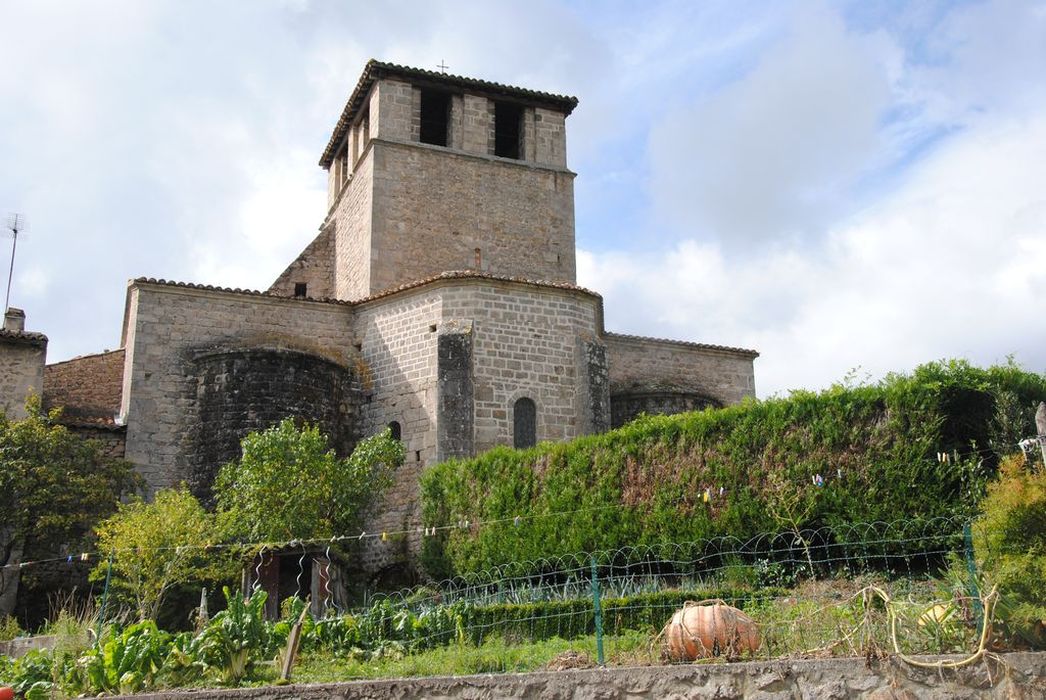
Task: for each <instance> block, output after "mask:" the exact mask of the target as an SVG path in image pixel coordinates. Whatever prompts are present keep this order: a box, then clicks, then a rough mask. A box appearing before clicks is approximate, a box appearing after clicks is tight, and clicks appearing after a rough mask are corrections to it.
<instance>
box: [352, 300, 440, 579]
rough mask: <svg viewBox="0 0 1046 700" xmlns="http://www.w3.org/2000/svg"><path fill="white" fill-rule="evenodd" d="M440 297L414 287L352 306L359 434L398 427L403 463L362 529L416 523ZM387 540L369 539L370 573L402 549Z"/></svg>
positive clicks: (431, 417)
mask: <svg viewBox="0 0 1046 700" xmlns="http://www.w3.org/2000/svg"><path fill="white" fill-rule="evenodd" d="M441 303H442V302H441V299H440V297H439V295H438V294H437V293H435V292H433V291H431V290H425V289H419V290H416V291H414V292H407V293H401V294H398V295H396V296H395V297H388V298H385V299H379V300H376V301H373V302H368V303H365V304H362V305H360V306H359V307H357V309H356V314H355V318H354V322H353V325H354V342H355V343H356V344H357V345H358V347H359V353H360V356H361V358H362V360H361V362H360V369H359V372H360V376H361V381H362V386H363V391H364V396H365V403H364V404H363V406H362V427H363V434H365V435H372V434H374V433H376V432H378V431H380V430H383V429H384V428H385V427H386V426H387V425H388V424H389V423H391V422H392V421H396V422H397V423H399V424H400V431H401V436H402V440H403V446H404V450H405V452H406V459H405V461H404V464H403V466H402V467H400V468H399V469H398V470H397V472H396V474H395V477H394V482H393V484H392V486H391V487H390V488H389V489H388V490H387V491H386V492H385V494H384V496H383V498H382V499H381V501H380V503H378V504H377V506H376V507H375V508H374V511H373V514H372V515H371V516H370V517H369V518H367V520H366V522H365V525H364V529H365V530H367V531H368V532H383V531H399V530H402V529H404V528H410V527H414V526H415V525H417V524H419V520H418V518H419V508H420V505H419V495H418V480H419V478H420V477H421V471H422V469H423V468H424V467H425V465H426V464H432V463H434V462H435V458H436V419H435V401H436V397H435V395H436V330H435V329H436V327H437V324H438V323H439V318H440V307H441ZM401 543H402V542H401V539H397V540H395V541H394V542H382V541H377V542H372V543H371V545H370V546H369V547H368V548H367V549H366V550H365V553H364V557H365V562H364V566H365V568H367V569H368V570H370V571H374V570H376V569H378V568H380V567H383V566H386V565H388V564H390V563H392V562H394V561H396V560H398V559H400V558H402V556H401V555H402V554H403V552H404V550H403V548H402V547H401V546H399V545H400V544H401Z"/></svg>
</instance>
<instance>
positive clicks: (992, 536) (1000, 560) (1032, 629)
mask: <svg viewBox="0 0 1046 700" xmlns="http://www.w3.org/2000/svg"><path fill="white" fill-rule="evenodd" d="M981 510H982V513H983V514H982V515H981V517H980V518H979V519H978V521H977V522H976V524H975V526H974V528H973V543H974V549H975V552H976V556H977V561H978V565H979V567H980V569H981V571H982V573H983V575H984V577H985V579H986V581H987V583H988V584H989V585H992V584H995V585H998V587H999V591H1000V595H1001V597H1000V600H999V604H998V605H997V607H996V610H997V612H998V614H999V616H1000V617H1001V618H1002V622H1003V626H1004V632H1005V633H1006V634H1008V635H1009V636H1010V638H1011V642H1015V641H1023V642H1024V643H1025V644H1029V645H1032V646H1034V647H1038V648H1043V647H1046V471H1043V470H1040V471H1038V472H1032V471H1030V470H1029V469H1028V468H1027V465H1026V463H1025V459H1024V457H1023V455H1014V456H1013V457H1010V458H1008V459H1006V460H1004V462H1003V464H1002V468H1001V470H1000V474H999V478H998V479H997V480H995V481H993V482H992V483H991V484H989V486H988V495H987V496H986V497H985V499H984V501H983V502H982V503H981Z"/></svg>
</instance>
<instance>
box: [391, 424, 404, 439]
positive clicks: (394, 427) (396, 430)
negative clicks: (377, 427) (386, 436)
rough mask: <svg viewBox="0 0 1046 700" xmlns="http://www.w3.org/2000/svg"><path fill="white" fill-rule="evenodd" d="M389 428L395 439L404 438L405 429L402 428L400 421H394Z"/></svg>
mask: <svg viewBox="0 0 1046 700" xmlns="http://www.w3.org/2000/svg"><path fill="white" fill-rule="evenodd" d="M389 430H390V431H392V439H393V440H402V439H403V430H402V429H401V428H400V424H399V421H392V422H391V423H389Z"/></svg>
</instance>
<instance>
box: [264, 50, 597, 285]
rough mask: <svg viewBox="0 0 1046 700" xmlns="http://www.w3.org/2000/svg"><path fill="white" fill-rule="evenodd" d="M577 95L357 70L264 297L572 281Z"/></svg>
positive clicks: (375, 66)
mask: <svg viewBox="0 0 1046 700" xmlns="http://www.w3.org/2000/svg"><path fill="white" fill-rule="evenodd" d="M576 105H577V99H576V98H573V97H564V96H560V95H552V94H549V93H544V92H537V91H534V90H527V89H523V88H515V87H508V86H504V85H499V84H497V83H490V82H486V81H483V80H476V79H473V78H463V77H458V76H451V75H445V74H441V73H437V72H433V71H426V70H420V69H416V68H406V67H403V66H397V65H392V64H388V63H381V62H378V61H373V60H372V61H370V62H369V63H368V64H367V66H366V68H365V69H364V71H363V75H362V76H361V77H360V80H359V82H358V83H357V85H356V88H355V90H354V91H353V93H352V95H351V97H350V98H349V101H348V104H346V106H345V109H344V111H343V112H342V115H341V118H340V119H339V120H338V123H337V125H336V126H335V128H334V132H333V134H332V136H331V138H330V142H329V143H328V145H327V148H326V149H325V150H324V152H323V156H322V157H321V159H320V165H321V166H322V167H324V168H325V169H326V170H327V171H328V174H329V179H328V213H327V218H326V220H325V222H324V224H323V226H322V228H321V233H320V235H319V236H318V237H317V238H316V240H315V241H313V243H312V244H311V245H310V246H309V247H308V248H307V249H306V250H305V251H304V252H303V253H302V255H301V256H299V258H298V259H297V260H295V262H294V263H292V264H291V266H290V267H289V268H288V269H287V271H285V272H284V273H283V275H281V276H280V278H279V279H278V280H277V281H276V283H275V284H274V285H273V286H272V288H271V290H270V291H273V292H276V293H281V294H287V295H288V296H290V295H294V296H310V297H317V298H319V297H330V298H337V299H360V298H363V297H366V296H369V295H371V294H374V293H376V292H379V291H381V290H384V289H389V288H393V287H397V286H400V285H403V284H406V283H408V282H412V281H415V280H419V279H425V278H428V277H432V276H435V275H438V274H440V273H442V272H448V271H460V270H476V271H480V272H487V273H490V274H494V275H500V276H506V277H520V278H525V279H530V280H545V281H552V282H568V283H574V282H575V258H574V173H572V172H571V171H570V170H568V169H567V162H566V117H567V116H568V115H569V114H570V113H571V111H572V110H573V109H574V107H575V106H576Z"/></svg>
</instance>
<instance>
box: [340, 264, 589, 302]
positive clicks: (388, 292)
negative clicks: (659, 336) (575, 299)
mask: <svg viewBox="0 0 1046 700" xmlns="http://www.w3.org/2000/svg"><path fill="white" fill-rule="evenodd" d="M440 280H491V281H493V282H512V283H515V284H525V285H528V286H530V287H544V288H551V289H566V290H569V291H573V292H581V293H582V294H587V295H589V296H592V297H595V298H597V299H602V298H603V297H602V296H600V295H599V294H597V293H596V292H593V291H592V290H591V289H586V288H584V287H579V286H577V285H576V284H570V283H569V282H550V281H548V280H532V279H527V278H525V277H509V276H506V275H492V274H490V273H488V272H479V271H476V270H451V271H449V272H441V273H440V274H438V275H432V276H431V277H424V278H422V279H420V280H415V281H413V282H407V283H406V284H401V285H400V286H398V287H391V288H389V289H383V290H381V291H380V292H375V293H374V294H371V295H370V296H366V297H363V298H362V299H356V300H355V301H353V302H352V303H354V304H362V303H364V302H368V301H374V300H375V299H381V298H383V297H387V296H392V295H393V294H397V293H399V292H404V291H407V290H408V289H415V288H417V287H423V286H425V285H426V284H432V283H433V282H438V281H440Z"/></svg>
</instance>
